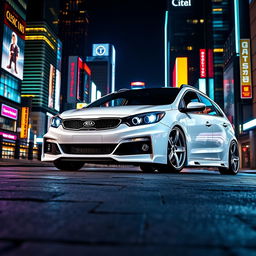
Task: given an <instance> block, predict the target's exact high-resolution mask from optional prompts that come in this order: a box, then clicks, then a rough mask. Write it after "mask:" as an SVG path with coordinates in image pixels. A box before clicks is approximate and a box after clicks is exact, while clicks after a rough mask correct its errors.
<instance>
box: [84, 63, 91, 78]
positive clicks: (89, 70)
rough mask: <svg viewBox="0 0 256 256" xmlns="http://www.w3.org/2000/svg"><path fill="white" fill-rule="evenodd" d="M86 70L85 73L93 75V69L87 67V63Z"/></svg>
mask: <svg viewBox="0 0 256 256" xmlns="http://www.w3.org/2000/svg"><path fill="white" fill-rule="evenodd" d="M84 70H85V72H86V73H87V74H88V75H89V76H91V75H92V71H91V69H90V68H89V67H88V66H87V64H86V63H84Z"/></svg>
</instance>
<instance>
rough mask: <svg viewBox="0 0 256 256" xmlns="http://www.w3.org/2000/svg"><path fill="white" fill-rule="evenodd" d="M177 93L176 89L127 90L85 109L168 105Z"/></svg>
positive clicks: (110, 95) (111, 95)
mask: <svg viewBox="0 0 256 256" xmlns="http://www.w3.org/2000/svg"><path fill="white" fill-rule="evenodd" d="M178 93H179V89H178V88H152V89H139V90H127V91H122V92H117V93H112V94H109V95H107V96H105V97H103V98H101V99H99V100H97V101H95V102H93V103H92V104H90V105H88V106H87V107H86V108H93V107H118V106H135V105H168V104H172V103H173V101H174V100H175V98H176V97H177V95H178Z"/></svg>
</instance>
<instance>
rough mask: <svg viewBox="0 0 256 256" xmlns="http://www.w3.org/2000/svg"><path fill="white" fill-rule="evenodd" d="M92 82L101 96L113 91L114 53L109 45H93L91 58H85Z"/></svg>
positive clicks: (113, 48)
mask: <svg viewBox="0 0 256 256" xmlns="http://www.w3.org/2000/svg"><path fill="white" fill-rule="evenodd" d="M86 62H87V63H88V65H89V67H90V68H91V71H92V80H93V81H94V82H95V83H96V85H97V88H98V90H99V91H100V92H101V94H102V96H104V95H106V94H108V93H111V92H114V91H115V72H116V71H115V70H116V51H115V47H114V46H113V45H111V44H94V45H93V49H92V56H90V57H87V58H86Z"/></svg>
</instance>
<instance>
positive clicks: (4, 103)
mask: <svg viewBox="0 0 256 256" xmlns="http://www.w3.org/2000/svg"><path fill="white" fill-rule="evenodd" d="M26 9H27V1H25V0H6V1H1V2H0V17H1V18H0V45H1V47H0V56H1V58H0V59H1V63H0V64H1V66H0V135H1V136H0V137H1V139H2V140H3V143H2V141H0V145H1V146H2V156H3V157H8V158H9V157H14V156H15V144H16V143H17V142H18V139H19V138H20V127H21V115H22V106H21V97H20V92H21V91H20V90H21V82H22V79H23V64H24V47H25V33H26V32H25V28H26V22H25V21H26Z"/></svg>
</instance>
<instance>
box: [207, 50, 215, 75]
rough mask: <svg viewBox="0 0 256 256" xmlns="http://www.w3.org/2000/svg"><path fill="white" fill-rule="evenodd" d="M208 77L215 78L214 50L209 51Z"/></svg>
mask: <svg viewBox="0 0 256 256" xmlns="http://www.w3.org/2000/svg"><path fill="white" fill-rule="evenodd" d="M208 77H209V78H214V68H213V50H212V49H209V50H208Z"/></svg>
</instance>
